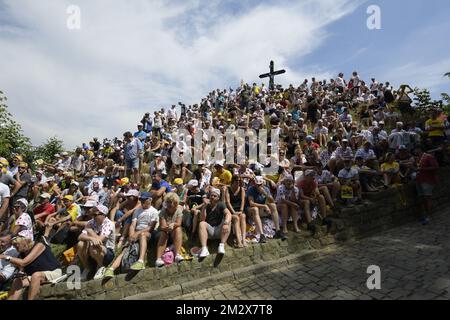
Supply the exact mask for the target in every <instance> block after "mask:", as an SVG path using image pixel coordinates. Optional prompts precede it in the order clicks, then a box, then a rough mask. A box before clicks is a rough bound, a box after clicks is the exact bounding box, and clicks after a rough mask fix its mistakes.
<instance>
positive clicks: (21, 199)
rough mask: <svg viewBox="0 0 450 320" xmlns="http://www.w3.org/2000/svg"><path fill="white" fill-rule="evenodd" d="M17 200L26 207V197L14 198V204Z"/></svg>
mask: <svg viewBox="0 0 450 320" xmlns="http://www.w3.org/2000/svg"><path fill="white" fill-rule="evenodd" d="M17 202H20V203H21V204H23V205H24V206H25V207H28V201H27V199H25V198H20V199H18V200H16V202H15V204H16V203H17Z"/></svg>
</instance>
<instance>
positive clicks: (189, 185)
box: [187, 179, 198, 187]
mask: <svg viewBox="0 0 450 320" xmlns="http://www.w3.org/2000/svg"><path fill="white" fill-rule="evenodd" d="M187 185H188V187H197V186H198V181H197V180H195V179H193V180H190V181H189V182H188V184H187Z"/></svg>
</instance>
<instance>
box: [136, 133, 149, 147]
mask: <svg viewBox="0 0 450 320" xmlns="http://www.w3.org/2000/svg"><path fill="white" fill-rule="evenodd" d="M134 137H135V138H137V139H139V142H140V143H141V147H142V149H143V148H144V141H145V139H146V138H147V134H146V133H145V131H143V130H142V131H137V132H135V133H134Z"/></svg>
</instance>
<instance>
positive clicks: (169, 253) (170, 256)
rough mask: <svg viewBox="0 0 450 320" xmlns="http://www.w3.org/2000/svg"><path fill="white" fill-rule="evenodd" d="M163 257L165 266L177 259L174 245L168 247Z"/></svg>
mask: <svg viewBox="0 0 450 320" xmlns="http://www.w3.org/2000/svg"><path fill="white" fill-rule="evenodd" d="M161 258H162V260H163V261H164V265H165V266H170V265H171V264H172V263H173V262H174V260H175V254H174V252H173V250H172V247H170V248H166V250H165V251H164V254H163V255H162V257H161Z"/></svg>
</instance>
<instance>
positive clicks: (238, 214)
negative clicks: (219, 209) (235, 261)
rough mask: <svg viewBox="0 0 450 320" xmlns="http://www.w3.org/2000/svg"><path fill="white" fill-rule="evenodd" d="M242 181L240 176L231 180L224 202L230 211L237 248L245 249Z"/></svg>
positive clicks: (243, 190)
mask: <svg viewBox="0 0 450 320" xmlns="http://www.w3.org/2000/svg"><path fill="white" fill-rule="evenodd" d="M241 183H242V179H241V177H240V176H233V178H231V186H229V187H227V189H226V190H227V191H226V193H225V201H226V205H227V208H228V210H230V212H231V214H232V216H231V220H232V222H233V230H234V234H235V236H236V242H237V247H238V248H242V247H246V246H247V243H246V241H245V232H246V222H245V213H244V207H245V189H244V188H243V187H242V186H241Z"/></svg>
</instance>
